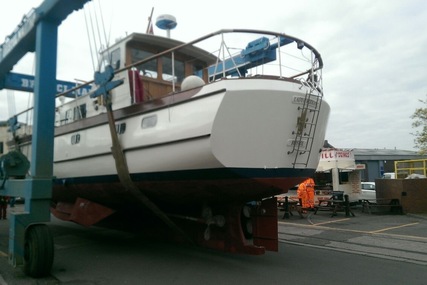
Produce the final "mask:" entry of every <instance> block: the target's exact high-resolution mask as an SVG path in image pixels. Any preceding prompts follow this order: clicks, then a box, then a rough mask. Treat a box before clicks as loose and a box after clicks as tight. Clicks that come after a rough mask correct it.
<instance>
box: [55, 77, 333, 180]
mask: <svg viewBox="0 0 427 285" xmlns="http://www.w3.org/2000/svg"><path fill="white" fill-rule="evenodd" d="M247 81H252V80H247ZM252 84H254V86H257V87H258V89H257V88H254V87H253V86H252ZM273 84H275V85H276V87H277V90H274V89H273V88H272V85H273ZM294 85H295V84H292V83H289V82H280V81H278V82H275V81H274V80H253V82H251V84H248V82H246V81H239V80H235V81H233V80H229V81H223V82H219V83H213V84H211V85H208V86H206V87H204V88H202V89H201V90H200V92H199V93H198V94H197V95H196V96H195V97H197V96H200V97H201V98H200V99H197V100H193V101H190V102H187V103H184V104H179V105H176V106H172V107H167V108H163V109H161V110H157V111H154V112H150V113H147V114H141V115H138V116H134V117H130V118H127V119H126V120H122V121H117V123H123V122H125V123H126V132H125V133H124V134H122V135H120V136H119V137H120V141H121V143H122V147H123V150H124V152H125V154H126V160H127V162H128V166H129V170H130V173H151V172H164V171H179V170H194V169H209V168H223V167H225V168H256V169H277V168H294V166H293V162H294V158H295V156H294V154H293V155H288V154H287V152H288V151H290V150H291V144H290V142H291V141H292V140H293V139H294V136H293V135H292V132H293V131H294V130H295V125H296V121H297V118H298V116H299V113H298V110H297V107H298V105H297V104H295V103H293V101H294V97H295V96H298V97H303V96H304V95H305V94H304V93H302V92H301V91H298V89H297V88H296V87H297V86H295V87H294ZM292 87H294V88H292ZM223 88H225V89H226V90H227V91H225V92H221V93H218V94H215V95H210V96H206V97H203V94H204V93H205V94H206V93H209V92H212V91H215V90H221V89H223ZM239 88H240V89H239ZM267 88H268V89H267ZM205 90H206V91H205ZM328 113H329V106H328V105H327V103H326V102H323V103H322V108H321V112H320V116H319V120H318V123H317V130H316V140H315V141H314V144H313V148H314V149H316V150H317V149H321V147H322V144H323V140H324V136H325V130H326V123H327V118H328ZM153 115H155V116H157V124H156V126H154V127H152V128H147V129H142V128H141V122H142V119H143V118H146V117H149V116H153ZM75 134H76V132H73V133H70V134H66V135H62V136H59V137H56V138H55V155H54V157H55V166H54V175H55V176H56V177H57V178H66V177H73V178H75V177H87V176H99V175H114V174H116V173H117V172H116V169H115V164H114V158H113V157H112V155H111V150H110V148H111V137H110V134H109V128H108V125H101V126H97V127H94V128H90V129H84V130H80V131H78V134H79V135H80V143H78V144H75V145H72V144H71V141H72V139H71V137H72V136H73V135H75ZM307 155H308V154H307ZM317 155H318V152H317V151H316V152H314V154H313V155H312V157H311V158H310V159H309V161H308V165H307V166H306V167H305V166H304V168H310V169H316V167H317V163H318V156H317ZM299 159H306V157H304V155H302V156H301V157H300V158H299ZM296 167H297V168H298V166H296Z"/></svg>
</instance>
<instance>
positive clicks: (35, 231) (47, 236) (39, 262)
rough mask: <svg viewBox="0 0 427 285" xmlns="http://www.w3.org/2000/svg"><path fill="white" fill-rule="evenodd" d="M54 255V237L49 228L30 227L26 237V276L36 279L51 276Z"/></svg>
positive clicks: (41, 225)
mask: <svg viewBox="0 0 427 285" xmlns="http://www.w3.org/2000/svg"><path fill="white" fill-rule="evenodd" d="M53 255H54V249H53V236H52V233H51V232H50V229H49V227H48V226H47V225H44V224H38V225H34V226H30V227H29V228H28V229H27V232H26V235H25V248H24V272H25V274H27V275H28V276H31V277H35V278H37V277H45V276H47V275H49V273H50V270H51V268H52V264H53Z"/></svg>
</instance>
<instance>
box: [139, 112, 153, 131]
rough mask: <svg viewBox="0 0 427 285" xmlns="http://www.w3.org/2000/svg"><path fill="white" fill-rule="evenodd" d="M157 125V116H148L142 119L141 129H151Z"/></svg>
mask: <svg viewBox="0 0 427 285" xmlns="http://www.w3.org/2000/svg"><path fill="white" fill-rule="evenodd" d="M155 125H157V115H152V116H148V117H145V118H143V119H142V123H141V127H142V128H143V129H148V128H152V127H154V126H155Z"/></svg>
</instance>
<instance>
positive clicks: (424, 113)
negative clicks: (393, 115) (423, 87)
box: [411, 95, 427, 155]
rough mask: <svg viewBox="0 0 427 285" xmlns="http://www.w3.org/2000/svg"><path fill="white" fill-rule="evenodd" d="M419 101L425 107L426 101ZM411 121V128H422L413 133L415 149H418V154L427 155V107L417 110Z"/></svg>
mask: <svg viewBox="0 0 427 285" xmlns="http://www.w3.org/2000/svg"><path fill="white" fill-rule="evenodd" d="M426 97H427V95H426ZM419 101H420V102H421V103H423V104H424V105H427V99H426V100H421V99H419ZM411 119H413V120H414V121H413V122H412V127H413V128H418V127H422V130H421V131H420V130H417V131H416V132H415V133H413V135H414V136H415V139H414V142H415V147H416V148H418V149H419V153H420V154H422V155H424V154H427V107H424V108H417V109H416V110H415V112H414V114H412V116H411Z"/></svg>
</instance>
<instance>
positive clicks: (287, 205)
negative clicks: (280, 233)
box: [283, 196, 289, 219]
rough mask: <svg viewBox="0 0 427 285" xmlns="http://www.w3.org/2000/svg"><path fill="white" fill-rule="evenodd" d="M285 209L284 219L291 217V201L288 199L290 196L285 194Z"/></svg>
mask: <svg viewBox="0 0 427 285" xmlns="http://www.w3.org/2000/svg"><path fill="white" fill-rule="evenodd" d="M283 209H284V210H285V214H283V219H289V201H288V196H285V203H284V204H283Z"/></svg>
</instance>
